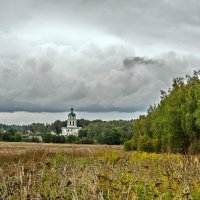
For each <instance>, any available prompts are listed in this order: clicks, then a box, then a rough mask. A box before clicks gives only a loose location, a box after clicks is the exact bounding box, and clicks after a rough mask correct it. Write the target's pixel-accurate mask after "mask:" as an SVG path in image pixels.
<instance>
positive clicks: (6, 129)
mask: <svg viewBox="0 0 200 200" xmlns="http://www.w3.org/2000/svg"><path fill="white" fill-rule="evenodd" d="M77 125H78V126H80V127H82V130H80V132H79V135H78V137H77V136H73V135H70V136H68V137H64V136H61V135H60V133H61V128H62V127H66V126H67V121H60V120H57V121H55V122H54V123H52V124H43V123H33V124H30V125H22V126H20V125H5V124H0V140H2V141H16V142H18V141H27V142H40V141H43V142H47V143H49V142H54V143H81V144H109V145H111V144H123V143H124V142H125V141H127V140H130V139H131V138H132V135H133V121H132V120H131V121H125V120H116V121H115V120H114V121H102V120H93V121H90V120H85V119H78V120H77Z"/></svg>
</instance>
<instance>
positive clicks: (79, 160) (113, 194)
mask: <svg viewBox="0 0 200 200" xmlns="http://www.w3.org/2000/svg"><path fill="white" fill-rule="evenodd" d="M199 161H200V157H199V156H191V155H188V156H182V155H172V154H155V153H152V154H149V153H139V152H131V153H130V152H124V151H123V150H122V149H121V147H117V148H115V147H112V146H111V147H110V146H98V145H96V146H92V145H89V146H87V145H80V146H79V145H75V146H73V145H71V146H69V145H61V146H60V145H51V144H50V145H44V144H42V145H41V144H37V145H31V144H23V143H22V144H21V145H20V144H16V143H12V144H11V143H0V199H2V200H3V199H10V200H12V199H21V200H23V199H24V200H25V199H26V200H29V199H30V200H32V199H38V200H39V199H40V200H47V199H67V200H68V199H69V200H70V199H74V200H75V199H77V200H79V199H80V200H82V199H85V200H88V199H91V200H101V199H102V200H103V199H117V200H118V199H122V200H123V199H124V200H125V199H126V200H128V199H138V200H139V199H141V200H143V199H144V200H151V199H169V200H171V199H195V200H197V199H200V163H199Z"/></svg>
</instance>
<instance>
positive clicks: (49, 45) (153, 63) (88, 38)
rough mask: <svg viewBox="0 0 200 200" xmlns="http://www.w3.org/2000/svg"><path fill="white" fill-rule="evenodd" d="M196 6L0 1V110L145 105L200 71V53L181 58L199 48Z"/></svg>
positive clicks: (110, 0) (179, 0)
mask: <svg viewBox="0 0 200 200" xmlns="http://www.w3.org/2000/svg"><path fill="white" fill-rule="evenodd" d="M199 8H200V2H199V1H197V0H196V1H195V0H192V1H186V0H175V1H173V2H172V1H170V2H169V1H167V0H161V1H153V2H152V1H151V2H150V1H149V0H134V1H132V0H127V1H121V0H102V1H97V0H74V1H68V0H58V1H55V0H45V1H41V0H21V1H20V3H19V2H15V3H14V2H13V1H11V0H0V46H1V48H0V111H9V112H12V111H31V112H43V111H48V112H57V111H65V110H66V109H68V108H69V107H71V106H74V107H76V109H77V110H79V111H90V112H100V111H124V112H127V111H128V112H134V111H144V110H146V108H147V107H148V106H149V104H152V103H154V102H157V101H158V99H159V91H160V90H161V89H167V88H168V87H169V86H170V82H171V80H172V78H173V77H176V76H180V75H185V74H186V73H191V72H192V71H193V70H194V69H198V68H196V66H198V63H199V61H200V58H198V57H195V56H191V55H189V54H187V56H182V55H183V53H184V52H187V53H188V52H190V51H191V52H192V53H193V54H196V52H198V49H199V45H200V40H199V33H200V32H199V30H200V29H199V25H200V12H199ZM138 49H143V51H144V52H145V53H146V52H148V50H149V55H148V53H147V55H146V54H145V53H144V54H143V55H140V56H138V54H137V50H138ZM152 49H154V50H155V49H156V51H157V52H159V53H157V52H156V53H154V52H153V53H154V54H156V56H151V54H152V51H153V50H152ZM166 49H167V51H166ZM168 49H169V50H175V51H176V52H177V54H175V53H172V52H171V53H170V52H168ZM163 52H167V53H163ZM140 54H141V52H140Z"/></svg>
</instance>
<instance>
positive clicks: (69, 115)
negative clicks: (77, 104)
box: [68, 108, 76, 117]
mask: <svg viewBox="0 0 200 200" xmlns="http://www.w3.org/2000/svg"><path fill="white" fill-rule="evenodd" d="M68 117H76V114H75V113H74V109H73V108H71V112H70V113H69V114H68Z"/></svg>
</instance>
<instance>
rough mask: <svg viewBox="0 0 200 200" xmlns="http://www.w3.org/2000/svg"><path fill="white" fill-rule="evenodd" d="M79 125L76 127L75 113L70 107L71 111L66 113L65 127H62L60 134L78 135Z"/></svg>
mask: <svg viewBox="0 0 200 200" xmlns="http://www.w3.org/2000/svg"><path fill="white" fill-rule="evenodd" d="M80 130H81V127H77V120H76V114H75V113H74V109H73V108H71V112H70V113H69V114H68V119H67V127H62V132H61V135H63V136H68V135H75V136H78V133H79V131H80Z"/></svg>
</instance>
